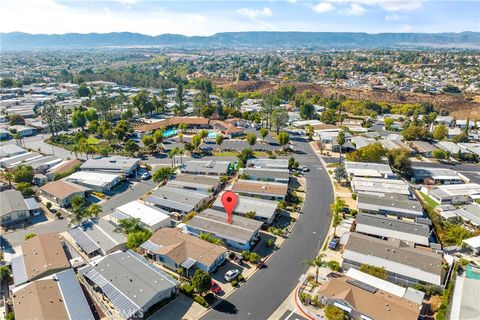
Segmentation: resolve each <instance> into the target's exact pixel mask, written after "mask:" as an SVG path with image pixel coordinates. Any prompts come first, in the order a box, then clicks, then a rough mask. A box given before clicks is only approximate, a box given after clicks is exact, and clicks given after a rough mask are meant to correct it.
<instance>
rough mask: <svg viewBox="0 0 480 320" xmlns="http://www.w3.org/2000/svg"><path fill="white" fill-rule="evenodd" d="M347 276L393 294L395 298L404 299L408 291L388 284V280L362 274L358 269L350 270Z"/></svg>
mask: <svg viewBox="0 0 480 320" xmlns="http://www.w3.org/2000/svg"><path fill="white" fill-rule="evenodd" d="M346 275H347V276H348V277H350V278H353V279H355V280H358V281H361V282H363V283H366V284H368V285H370V286H372V287H375V288H377V289H380V290H382V291H385V292H388V293H391V294H393V295H394V296H397V297H400V298H402V297H403V295H404V294H405V291H406V290H407V289H405V288H403V287H401V286H398V285H396V284H393V283H391V282H388V281H386V280H383V279H380V278H377V277H374V276H371V275H369V274H367V273H364V272H361V271H359V270H357V269H354V268H350V269H348V271H347V273H346Z"/></svg>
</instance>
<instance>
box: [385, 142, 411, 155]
mask: <svg viewBox="0 0 480 320" xmlns="http://www.w3.org/2000/svg"><path fill="white" fill-rule="evenodd" d="M380 143H381V144H382V146H383V147H384V148H385V149H387V150H395V149H406V150H408V151H409V152H412V151H413V149H412V148H410V147H409V146H408V145H407V144H406V143H403V142H402V141H398V140H390V139H381V140H380Z"/></svg>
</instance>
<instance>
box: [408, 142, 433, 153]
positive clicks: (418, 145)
mask: <svg viewBox="0 0 480 320" xmlns="http://www.w3.org/2000/svg"><path fill="white" fill-rule="evenodd" d="M409 143H410V145H411V146H412V148H413V149H415V150H416V151H418V152H420V153H428V152H432V151H434V150H436V149H437V148H436V147H435V146H434V145H433V144H431V143H429V142H426V141H409Z"/></svg>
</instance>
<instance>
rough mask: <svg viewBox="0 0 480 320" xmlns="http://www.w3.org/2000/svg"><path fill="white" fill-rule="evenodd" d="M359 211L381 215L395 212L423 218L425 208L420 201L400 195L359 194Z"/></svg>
mask: <svg viewBox="0 0 480 320" xmlns="http://www.w3.org/2000/svg"><path fill="white" fill-rule="evenodd" d="M357 207H358V209H359V210H362V209H363V210H369V211H375V212H377V211H378V212H379V213H384V212H385V211H389V212H391V211H394V212H399V213H408V214H414V215H418V216H423V207H422V205H421V203H420V202H419V201H418V200H413V199H411V198H410V197H409V196H406V195H403V194H398V193H384V194H375V195H372V194H367V193H359V194H358V198H357Z"/></svg>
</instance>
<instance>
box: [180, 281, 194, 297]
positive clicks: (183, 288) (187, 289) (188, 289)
mask: <svg viewBox="0 0 480 320" xmlns="http://www.w3.org/2000/svg"><path fill="white" fill-rule="evenodd" d="M180 292H182V293H183V294H185V295H187V296H190V295H192V293H193V286H192V285H190V284H189V283H188V282H184V283H182V284H181V285H180Z"/></svg>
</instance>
